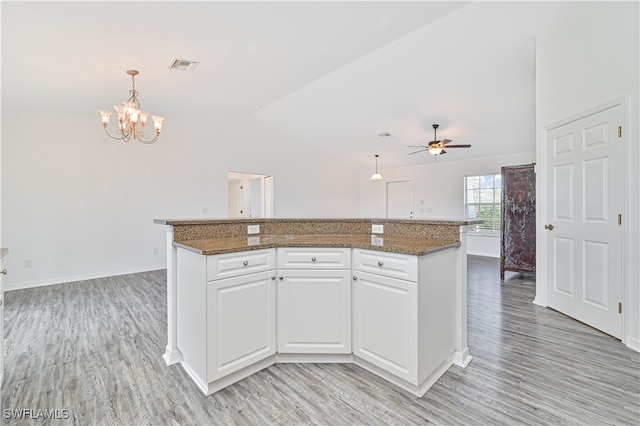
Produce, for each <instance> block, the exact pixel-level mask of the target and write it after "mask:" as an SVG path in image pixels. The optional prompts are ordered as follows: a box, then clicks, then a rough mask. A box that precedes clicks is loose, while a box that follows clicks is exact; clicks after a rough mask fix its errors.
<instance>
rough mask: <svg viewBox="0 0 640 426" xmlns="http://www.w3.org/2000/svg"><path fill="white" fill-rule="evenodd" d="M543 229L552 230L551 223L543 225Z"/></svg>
mask: <svg viewBox="0 0 640 426" xmlns="http://www.w3.org/2000/svg"><path fill="white" fill-rule="evenodd" d="M544 229H548V230H549V231H551V230H553V225H551V224H549V225H545V226H544Z"/></svg>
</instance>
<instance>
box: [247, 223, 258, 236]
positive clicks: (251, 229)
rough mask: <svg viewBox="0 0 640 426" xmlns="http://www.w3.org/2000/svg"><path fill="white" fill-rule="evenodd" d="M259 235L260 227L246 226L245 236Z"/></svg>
mask: <svg viewBox="0 0 640 426" xmlns="http://www.w3.org/2000/svg"><path fill="white" fill-rule="evenodd" d="M259 233H260V225H249V226H247V234H259Z"/></svg>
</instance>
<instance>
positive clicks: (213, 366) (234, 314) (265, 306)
mask: <svg viewBox="0 0 640 426" xmlns="http://www.w3.org/2000/svg"><path fill="white" fill-rule="evenodd" d="M274 274H275V272H274V271H266V272H260V273H257V274H250V275H243V276H240V277H234V278H227V279H224V280H217V281H210V282H208V283H207V380H208V381H209V382H211V381H213V380H216V379H219V378H221V377H223V376H226V375H227V374H230V373H233V372H234V371H237V370H240V369H242V368H244V367H247V366H249V365H251V364H254V363H255V362H258V361H260V360H262V359H265V358H267V357H269V356H271V355H273V354H275V352H276V350H275V346H276V299H275V297H276V292H275V289H276V288H275V276H274Z"/></svg>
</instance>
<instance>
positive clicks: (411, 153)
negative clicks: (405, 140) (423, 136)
mask: <svg viewBox="0 0 640 426" xmlns="http://www.w3.org/2000/svg"><path fill="white" fill-rule="evenodd" d="M426 150H427V149H426V148H425V149H421V150H420V151H416V152H410V153H409V155H413V154H417V153H419V152H422V151H426Z"/></svg>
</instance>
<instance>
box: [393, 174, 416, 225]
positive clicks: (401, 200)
mask: <svg viewBox="0 0 640 426" xmlns="http://www.w3.org/2000/svg"><path fill="white" fill-rule="evenodd" d="M387 217H388V218H390V219H411V218H412V217H413V181H411V180H406V181H400V182H388V183H387Z"/></svg>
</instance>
